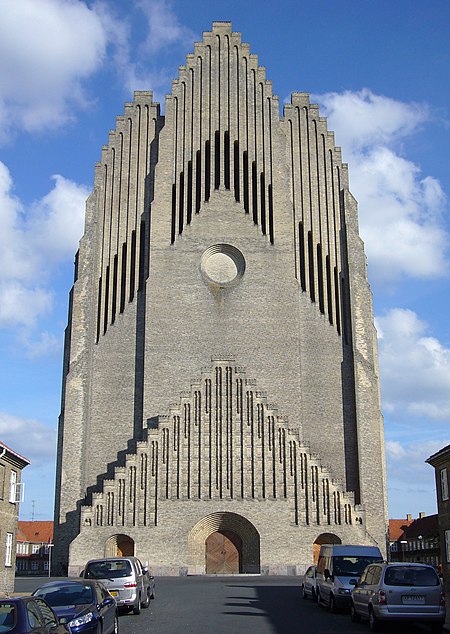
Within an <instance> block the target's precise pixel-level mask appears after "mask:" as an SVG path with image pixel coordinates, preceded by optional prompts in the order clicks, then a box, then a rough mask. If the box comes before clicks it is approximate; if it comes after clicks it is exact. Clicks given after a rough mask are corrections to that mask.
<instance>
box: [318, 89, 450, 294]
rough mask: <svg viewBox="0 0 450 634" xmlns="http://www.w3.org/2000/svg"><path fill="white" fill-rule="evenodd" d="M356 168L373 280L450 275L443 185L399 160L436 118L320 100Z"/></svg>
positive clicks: (400, 107) (420, 110) (340, 99)
mask: <svg viewBox="0 0 450 634" xmlns="http://www.w3.org/2000/svg"><path fill="white" fill-rule="evenodd" d="M315 99H317V100H318V101H319V103H320V104H321V106H322V107H323V111H324V114H326V116H327V117H328V122H329V127H330V129H333V130H335V132H336V140H337V143H338V144H342V145H343V147H344V158H345V159H346V160H347V161H348V163H349V165H350V181H351V183H350V184H351V190H352V192H353V194H354V195H355V196H356V198H357V199H358V201H359V214H360V229H361V235H362V238H363V240H364V242H365V247H366V253H367V256H368V262H369V271H370V274H371V279H372V280H373V281H374V282H377V283H384V284H389V283H392V282H394V283H395V282H398V281H399V280H401V279H402V278H407V277H412V278H432V277H439V276H441V275H442V274H445V272H446V271H448V268H449V260H448V256H449V250H448V245H449V242H450V240H449V234H448V232H447V231H446V229H445V225H444V222H443V212H444V209H445V206H446V202H447V201H446V197H445V194H444V192H443V190H442V187H441V185H440V183H439V181H438V180H436V179H435V178H433V177H431V176H423V175H422V173H421V171H420V168H419V167H418V166H417V165H416V164H414V163H413V162H412V161H409V160H407V159H405V158H404V157H402V156H401V155H400V154H399V152H398V146H399V145H400V142H401V141H402V140H404V139H405V138H406V137H408V136H409V135H412V134H414V133H416V132H417V131H418V130H419V129H420V127H421V126H422V124H423V123H425V122H426V121H427V120H428V119H429V117H430V112H429V108H428V107H427V106H426V105H422V104H414V103H412V104H406V103H402V102H400V101H397V100H394V99H390V98H388V97H384V96H380V95H375V94H373V93H372V92H371V91H369V90H367V89H364V90H361V91H359V92H350V91H346V92H344V93H327V94H324V95H319V96H315Z"/></svg>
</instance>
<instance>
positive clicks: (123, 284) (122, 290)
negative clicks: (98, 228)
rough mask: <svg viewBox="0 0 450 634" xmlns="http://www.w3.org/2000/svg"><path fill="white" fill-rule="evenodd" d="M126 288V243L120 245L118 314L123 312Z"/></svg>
mask: <svg viewBox="0 0 450 634" xmlns="http://www.w3.org/2000/svg"><path fill="white" fill-rule="evenodd" d="M126 288H127V243H126V242H124V243H123V244H122V271H121V278H120V312H121V313H123V311H124V310H125V298H126Z"/></svg>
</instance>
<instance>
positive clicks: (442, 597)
mask: <svg viewBox="0 0 450 634" xmlns="http://www.w3.org/2000/svg"><path fill="white" fill-rule="evenodd" d="M439 605H441V606H442V607H444V606H445V594H444V593H443V592H441V600H440V601H439Z"/></svg>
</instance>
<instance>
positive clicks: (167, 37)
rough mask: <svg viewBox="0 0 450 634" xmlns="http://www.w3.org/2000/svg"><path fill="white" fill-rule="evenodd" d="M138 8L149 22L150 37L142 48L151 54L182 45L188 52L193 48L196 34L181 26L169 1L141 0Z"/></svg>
mask: <svg viewBox="0 0 450 634" xmlns="http://www.w3.org/2000/svg"><path fill="white" fill-rule="evenodd" d="M137 6H138V7H139V8H140V9H141V11H142V12H143V13H144V15H145V16H146V19H147V21H148V36H147V39H146V41H145V43H144V44H143V46H142V49H143V50H146V51H148V52H149V53H156V52H158V51H160V50H161V49H162V48H165V47H168V46H173V45H174V44H179V45H182V46H183V47H184V48H186V49H187V50H190V49H191V48H192V42H193V41H194V40H195V35H194V33H193V32H192V31H191V30H190V29H188V28H187V27H185V26H183V25H182V24H180V22H179V20H178V17H177V16H176V15H175V13H174V12H173V10H172V6H171V3H170V2H167V0H151V1H149V0H139V1H138V2H137Z"/></svg>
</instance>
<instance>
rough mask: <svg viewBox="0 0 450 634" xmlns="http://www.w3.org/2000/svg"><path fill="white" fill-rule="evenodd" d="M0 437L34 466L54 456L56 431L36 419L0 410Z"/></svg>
mask: <svg viewBox="0 0 450 634" xmlns="http://www.w3.org/2000/svg"><path fill="white" fill-rule="evenodd" d="M0 438H1V439H2V441H3V442H4V443H5V444H6V445H8V447H11V449H13V450H14V451H17V453H20V454H21V455H22V456H25V458H28V460H30V462H31V463H32V464H33V465H35V466H38V465H40V464H45V463H46V462H47V461H48V460H53V459H54V457H55V453H56V431H55V430H54V429H51V428H50V427H48V426H47V425H44V424H43V423H41V422H39V421H37V420H33V419H27V418H19V417H17V416H12V415H11V414H8V413H6V412H0Z"/></svg>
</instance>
